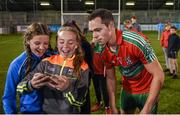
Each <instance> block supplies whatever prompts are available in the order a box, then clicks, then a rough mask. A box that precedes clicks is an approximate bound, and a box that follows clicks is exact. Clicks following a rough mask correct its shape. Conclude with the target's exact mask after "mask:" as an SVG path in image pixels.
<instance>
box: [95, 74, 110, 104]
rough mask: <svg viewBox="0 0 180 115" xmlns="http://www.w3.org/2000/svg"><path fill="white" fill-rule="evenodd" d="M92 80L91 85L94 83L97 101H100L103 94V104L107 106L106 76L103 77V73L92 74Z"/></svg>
mask: <svg viewBox="0 0 180 115" xmlns="http://www.w3.org/2000/svg"><path fill="white" fill-rule="evenodd" d="M92 80H93V85H94V90H95V95H96V98H97V101H98V102H100V101H102V96H103V100H104V105H105V107H108V106H109V95H108V91H107V84H106V77H104V76H103V75H97V74H94V76H93V77H92Z"/></svg>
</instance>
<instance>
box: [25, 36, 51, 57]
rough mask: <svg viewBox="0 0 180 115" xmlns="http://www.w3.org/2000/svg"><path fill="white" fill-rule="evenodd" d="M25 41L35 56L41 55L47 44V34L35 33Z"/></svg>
mask: <svg viewBox="0 0 180 115" xmlns="http://www.w3.org/2000/svg"><path fill="white" fill-rule="evenodd" d="M27 43H28V44H29V46H30V49H31V52H32V53H34V54H35V55H36V56H38V57H41V56H42V55H43V54H44V53H45V52H46V50H47V49H48V46H49V36H48V35H36V36H33V38H32V39H31V40H29V41H27Z"/></svg>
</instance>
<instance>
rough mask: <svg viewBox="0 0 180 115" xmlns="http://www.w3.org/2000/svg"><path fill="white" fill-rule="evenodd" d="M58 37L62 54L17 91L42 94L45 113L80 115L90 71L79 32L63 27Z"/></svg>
mask: <svg viewBox="0 0 180 115" xmlns="http://www.w3.org/2000/svg"><path fill="white" fill-rule="evenodd" d="M57 35H58V37H57V48H58V52H59V54H57V55H53V56H50V57H48V58H45V59H43V60H42V61H41V62H40V63H39V64H38V65H37V67H36V68H35V69H34V70H33V71H32V72H30V73H29V74H28V75H27V76H26V77H25V79H23V81H22V82H21V83H19V84H18V86H17V91H18V92H19V93H20V94H27V93H29V92H32V91H34V90H35V89H39V90H40V91H42V93H43V97H44V100H43V112H44V113H47V114H75V113H76V114H77V113H80V112H81V109H80V107H81V106H82V105H83V103H84V102H85V99H86V94H87V91H88V89H89V85H88V83H89V67H88V65H87V63H86V62H85V61H84V53H83V50H82V48H81V38H80V35H79V32H78V31H77V30H76V29H75V28H73V27H62V28H60V29H59V30H58V33H57Z"/></svg>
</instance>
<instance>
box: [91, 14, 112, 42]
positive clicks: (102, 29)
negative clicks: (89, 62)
mask: <svg viewBox="0 0 180 115" xmlns="http://www.w3.org/2000/svg"><path fill="white" fill-rule="evenodd" d="M89 30H90V31H91V32H92V33H93V41H95V42H98V43H99V44H101V45H105V44H106V43H107V42H108V41H109V40H110V38H111V37H110V33H111V30H110V28H109V26H108V27H107V26H106V25H105V24H102V21H101V18H100V17H96V18H95V19H93V20H91V21H89Z"/></svg>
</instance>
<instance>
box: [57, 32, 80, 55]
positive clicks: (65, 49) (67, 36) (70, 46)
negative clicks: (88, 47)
mask: <svg viewBox="0 0 180 115" xmlns="http://www.w3.org/2000/svg"><path fill="white" fill-rule="evenodd" d="M76 37H77V36H76V34H75V33H74V32H72V31H61V32H58V40H57V47H58V51H59V54H60V55H61V56H63V57H64V58H68V57H72V56H73V55H74V53H75V50H76V49H77V47H78V42H77V40H76Z"/></svg>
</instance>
